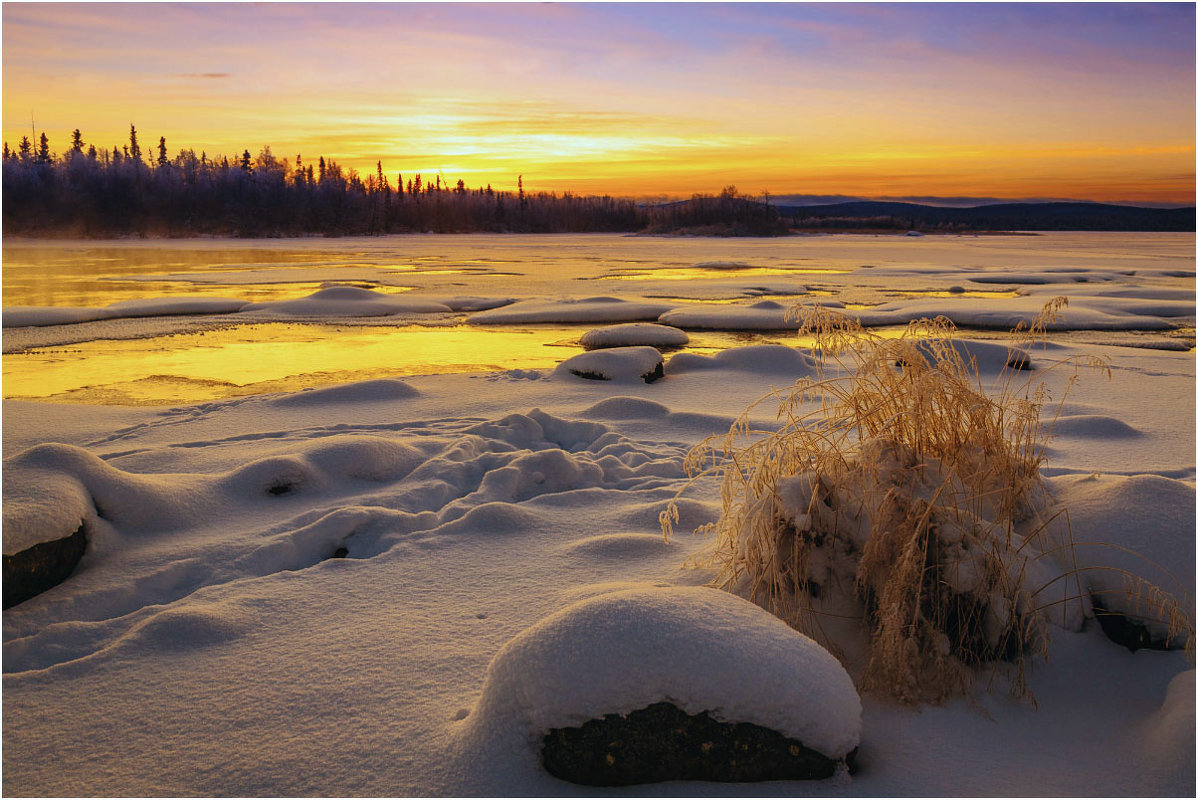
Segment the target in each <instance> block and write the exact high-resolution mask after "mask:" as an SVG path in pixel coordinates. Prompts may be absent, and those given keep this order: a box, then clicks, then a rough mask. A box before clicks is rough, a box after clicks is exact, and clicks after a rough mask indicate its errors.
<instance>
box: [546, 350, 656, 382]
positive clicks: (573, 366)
mask: <svg viewBox="0 0 1198 800" xmlns="http://www.w3.org/2000/svg"><path fill="white" fill-rule="evenodd" d="M554 371H555V372H556V373H557V374H558V375H574V376H577V377H579V378H587V379H590V380H600V381H619V382H628V381H644V382H645V383H652V382H653V381H654V380H657V378H659V377H661V375H662V361H661V353H659V352H657V350H656V349H655V348H652V347H613V348H609V349H606V350H592V351H591V352H589V353H581V354H580V355H576V356H574V357H573V358H568V359H566V360H565V361H563V362H562V363H560V364H558V365H557V369H556V370H554Z"/></svg>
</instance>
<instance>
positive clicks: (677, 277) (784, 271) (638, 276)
mask: <svg viewBox="0 0 1198 800" xmlns="http://www.w3.org/2000/svg"><path fill="white" fill-rule="evenodd" d="M849 271H850V270H847V269H817V268H814V267H662V268H661V269H647V270H627V271H623V270H620V271H615V272H609V273H608V274H607V275H600V276H599V278H598V280H616V281H694V280H713V279H717V278H757V277H765V276H778V275H791V276H803V275H841V274H844V273H847V272H849Z"/></svg>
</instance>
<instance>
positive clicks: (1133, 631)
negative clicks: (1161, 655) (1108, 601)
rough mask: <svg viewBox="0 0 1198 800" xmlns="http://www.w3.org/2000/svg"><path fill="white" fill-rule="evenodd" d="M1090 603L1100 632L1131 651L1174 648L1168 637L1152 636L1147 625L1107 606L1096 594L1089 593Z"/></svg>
mask: <svg viewBox="0 0 1198 800" xmlns="http://www.w3.org/2000/svg"><path fill="white" fill-rule="evenodd" d="M1090 604H1091V605H1092V606H1093V607H1094V618H1095V619H1097V620H1098V625H1099V626H1100V627H1101V628H1102V632H1103V633H1104V634H1106V638H1108V639H1110V640H1111V641H1112V642H1114V643H1115V644H1121V645H1123V646H1124V647H1126V648H1127V649H1128V650H1130V651H1131V652H1133V653H1134V652H1136V651H1137V650H1141V649H1143V650H1170V649H1174V645H1172V644H1171V643H1170V641H1169V640H1168V639H1166V638H1165V637H1163V636H1153V635H1152V632H1151V631H1150V630H1149V629H1148V626H1147V625H1145V624H1143V623H1142V622H1139V621H1137V620H1136V619H1135V618H1134V617H1129V616H1127V615H1126V614H1121V613H1120V612H1118V611H1113V610H1111V609H1109V608H1107V607H1106V606H1105V605H1104V604H1103V602H1102V600H1101V599H1099V597H1098V595H1096V594H1092V595H1090ZM1177 649H1180V648H1177Z"/></svg>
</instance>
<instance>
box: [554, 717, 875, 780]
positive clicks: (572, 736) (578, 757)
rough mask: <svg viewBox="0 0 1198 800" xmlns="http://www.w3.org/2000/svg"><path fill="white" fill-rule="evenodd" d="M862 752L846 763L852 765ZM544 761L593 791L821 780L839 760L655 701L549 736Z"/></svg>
mask: <svg viewBox="0 0 1198 800" xmlns="http://www.w3.org/2000/svg"><path fill="white" fill-rule="evenodd" d="M856 754H857V751H856V749H854V750H852V751H851V752H849V754H848V755H847V756H846V757H845V758H844V759H843V761H844V762H845V764H846V765H847V766H849V767H851V766H852V765H853V763H854V761H855V758H856ZM541 755H542V762H543V763H544V765H545V770H546V771H547V772H549V774H551V775H553V776H554V777H557V778H561V779H562V780H565V781H570V782H571V783H579V784H585V785H587V786H626V785H629V784H637V783H656V782H659V781H722V782H754V781H782V780H823V779H825V778H830V777H832V775H833V774H834V773H835V772H836V768H837V765H838V764H840V763H841V761H840V760H837V759H833V758H829V757H827V756H825V755H823V754H822V753H819V752H816V751H815V750H812V749H810V748H808V747H805V746H804V745H803V743H802V742H799V741H797V740H795V739H791V738H788V737H786V736H784V735H783V734H781V733H779V732H778V731H775V730H772V729H770V728H766V727H763V726H761V725H755V724H753V723H751V722H721V721H719V720H716V719H713V718H712V717H711V716H710V714H708V712H706V711H705V712H702V713H700V714H687V713H686V712H685V711H683V710H682V709H680V708H678V707H677V706H675V705H674V704H672V703H667V702H661V703H654V704H652V705H650V706H648V707H647V708H642V709H639V710H637V711H633V712H631V713H629V714H627V715H620V714H607V715H605V716H604V717H603V718H602V719H595V720H591V721H590V722H587V723H585V724H583V725H582V726H581V727H577V728H555V729H553V730H551V731H549V732H548V733H547V734H546V735H545V738H544V747H543V749H542V753H541Z"/></svg>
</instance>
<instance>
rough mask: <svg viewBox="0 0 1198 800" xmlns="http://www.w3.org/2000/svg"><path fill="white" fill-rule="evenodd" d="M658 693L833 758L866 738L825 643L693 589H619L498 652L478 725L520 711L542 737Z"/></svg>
mask: <svg viewBox="0 0 1198 800" xmlns="http://www.w3.org/2000/svg"><path fill="white" fill-rule="evenodd" d="M630 676H635V679H631V680H630ZM661 701H666V702H670V703H673V704H674V705H676V706H678V707H679V708H681V709H682V710H683V711H685V712H687V713H689V714H699V713H701V712H704V711H708V712H711V715H712V716H713V717H714V718H716V719H719V720H723V721H725V722H753V723H756V724H758V725H762V726H765V727H767V728H772V729H773V730H777V731H780V732H782V733H784V734H786V735H787V736H790V737H792V738H795V739H798V740H799V741H801V742H802V743H803V744H804V745H806V746H808V747H811V748H813V749H815V750H817V751H819V752H820V753H823V754H824V755H826V756H829V757H831V758H841V757H844V756H845V755H846V754H847V753H848V752H849V751H850V750H852V749H853V748H854V747H856V746H857V744H858V742H859V741H860V738H861V700H860V698H859V697H858V695H857V690H856V689H855V688H853V682H852V680H851V679H850V678H849V676H848V673H846V672H845V670H844V667H842V666H841V665H840V663H839V662H837V661H836V659H835V658H833V657H832V655H831V654H830V653H828V651H826V650H824V649H823V648H822V647H820V646H819V645H817V644H816V643H815V642H813V641H812V640H811V639H809V638H807V637H806V636H803V635H802V634H800V633H798V632H796V631H794V630H793V629H791V628H790V627H789V626H787V625H786V624H785V623H783V622H782V621H780V620H779V619H778V618H777V617H774V616H773V615H772V614H769V613H767V612H765V611H762V610H761V609H760V608H758V607H757V606H755V605H753V604H752V603H750V602H748V601H746V600H741V599H740V598H738V597H734V596H732V595H730V594H727V593H725V592H720V591H717V590H714V589H707V588H693V587H686V588H676V589H646V590H632V591H623V592H612V593H610V594H603V595H600V596H599V597H595V598H591V599H589V600H584V601H582V602H579V603H576V604H574V605H572V606H570V607H568V608H565V609H563V610H562V611H559V612H558V613H556V614H553V615H551V616H549V617H547V618H545V619H543V620H541V621H540V622H538V623H537V624H536V625H534V626H532V627H531V628H529V629H528V630H526V631H524V632H522V633H521V634H519V635H518V636H516V637H515V638H513V639H512V640H511V641H510V642H509V643H508V644H507V645H505V646H504V648H503V649H502V650H501V651H500V652H499V653H498V654H497V655H496V656H495V659H494V660H493V661H492V662H491V664H490V666H489V667H488V669H487V679H486V683H485V685H484V687H483V695H482V699H481V700H480V701H479V706H478V708H477V709H476V710H475V711H474V712H473V714H472V715H471V718H472V723H471V724H472V725H473V726H475V727H483V728H492V729H499V730H502V729H503V728H504V727H506V725H509V724H511V720H512V718H514V719H515V720H518V724H519V725H521V726H522V727H523V729H524V731H525V733H526V735H527V736H529V737H530V738H532V739H534V740H535V739H536V738H538V736H540V735H543V734H544V733H545V732H546V731H548V730H549V729H550V728H566V727H576V726H578V725H581V724H582V723H584V722H586V721H587V720H590V719H597V718H600V717H602V716H603V715H604V714H612V713H615V714H627V713H629V712H631V711H635V710H637V709H641V708H645V707H647V706H649V705H651V704H653V703H656V702H661Z"/></svg>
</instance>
